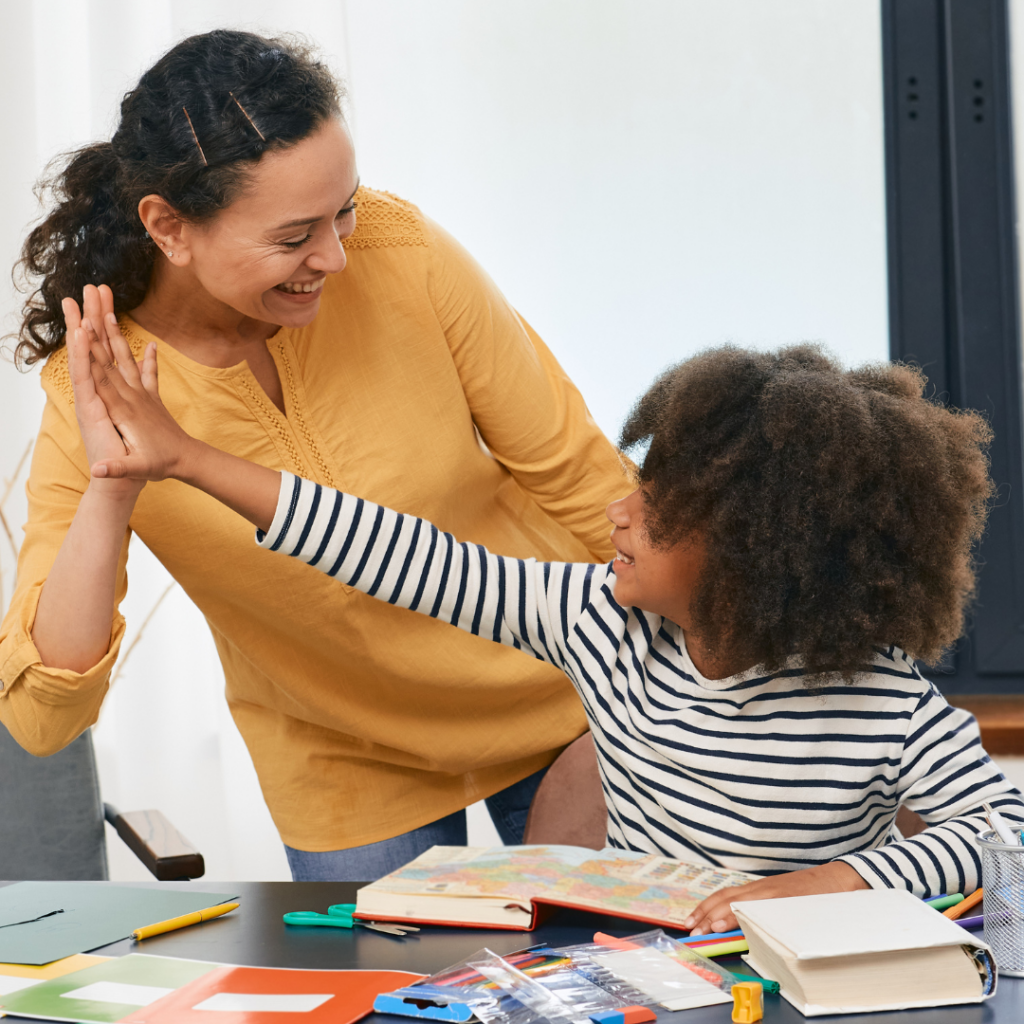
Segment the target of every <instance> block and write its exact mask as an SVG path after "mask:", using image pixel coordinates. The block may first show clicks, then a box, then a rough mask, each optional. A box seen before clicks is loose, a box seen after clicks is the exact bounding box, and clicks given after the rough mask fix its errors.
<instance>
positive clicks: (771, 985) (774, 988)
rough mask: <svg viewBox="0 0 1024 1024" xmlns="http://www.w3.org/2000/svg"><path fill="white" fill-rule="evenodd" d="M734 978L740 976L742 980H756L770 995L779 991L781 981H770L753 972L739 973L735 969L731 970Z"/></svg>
mask: <svg viewBox="0 0 1024 1024" xmlns="http://www.w3.org/2000/svg"><path fill="white" fill-rule="evenodd" d="M729 973H730V974H731V975H732V976H733V977H734V978H739V980H740V981H756V982H758V983H759V984H760V986H761V987H762V988H763V989H764V990H765V992H766V993H768V994H769V995H774V994H775V993H776V992H778V991H779V983H778V982H777V981H769V980H768V979H767V978H755V977H754V975H752V974H737V973H736V972H735V971H730V972H729Z"/></svg>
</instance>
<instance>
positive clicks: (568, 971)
mask: <svg viewBox="0 0 1024 1024" xmlns="http://www.w3.org/2000/svg"><path fill="white" fill-rule="evenodd" d="M537 952H538V953H539V954H547V956H548V959H547V962H545V963H542V964H533V965H524V966H523V967H522V969H520V968H519V967H516V966H514V965H513V964H512V963H510V962H509V961H508V960H507V959H504V958H502V957H499V956H496V955H494V954H491V956H489V957H487V958H486V959H483V960H480V961H476V962H474V963H472V964H471V965H470V966H472V967H475V968H476V969H477V970H478V971H480V972H481V973H482V974H484V975H486V976H487V977H488V978H490V979H491V980H492V981H493V982H494V983H495V984H496V985H497V986H498V987H499V988H500V989H501V990H502V991H503V992H505V993H506V994H507V995H509V996H511V997H512V998H513V999H514V1000H516V1001H517V1002H518V1003H521V1004H522V1005H523V1006H526V1007H529V1009H531V1010H533V1011H534V1013H536V1014H537V1016H538V1017H540V1018H543V1019H545V1020H547V1021H550V1022H551V1024H589V1018H590V1015H591V1014H592V1013H600V1012H601V1011H604V1010H615V1009H618V1008H620V1007H622V1006H628V1005H630V1004H629V1002H628V1001H624V1000H623V999H622V998H621V997H620V996H618V995H617V994H616V993H614V992H612V991H608V990H606V989H604V988H602V987H601V986H600V985H597V984H595V983H594V982H593V981H591V980H589V979H588V978H587V977H586V976H585V975H584V974H583V973H581V972H580V971H577V970H576V969H575V967H574V966H573V960H572V958H571V957H570V956H568V955H566V954H565V951H564V950H560V949H550V948H548V949H546V950H538V951H537Z"/></svg>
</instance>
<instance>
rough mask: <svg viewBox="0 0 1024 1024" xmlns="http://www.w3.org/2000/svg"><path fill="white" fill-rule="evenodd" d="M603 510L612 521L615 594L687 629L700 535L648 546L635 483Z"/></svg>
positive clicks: (700, 557)
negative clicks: (634, 487) (660, 545)
mask: <svg viewBox="0 0 1024 1024" xmlns="http://www.w3.org/2000/svg"><path fill="white" fill-rule="evenodd" d="M606 515H607V516H608V518H609V519H610V520H611V522H612V523H613V524H614V526H615V529H613V530H612V543H613V544H614V545H615V550H616V556H615V561H614V562H613V563H612V568H613V569H614V572H615V600H616V601H618V603H619V604H620V605H622V606H623V607H624V608H642V609H643V610H644V611H647V612H653V613H654V614H655V615H662V616H664V617H665V618H666V619H670V620H671V621H672V622H674V623H676V625H678V626H680V627H682V629H683V631H684V632H685V631H686V630H689V629H690V628H691V620H690V601H691V599H692V597H693V595H694V593H695V592H696V589H697V582H698V580H699V579H700V574H701V571H702V570H703V568H704V562H705V558H706V552H705V548H704V543H703V540H702V539H701V538H700V537H699V536H697V537H693V538H691V539H689V540H687V541H684V542H682V543H680V544H676V545H674V546H672V547H670V548H656V547H654V546H652V545H651V543H650V540H649V539H648V536H647V531H646V530H645V529H644V506H643V494H642V493H641V491H640V490H639V489H637V490H635V491H633V493H632V494H627V495H626V497H625V498H620V499H619V500H618V501H613V502H612V503H611V504H610V505H609V506H608V508H607V510H606Z"/></svg>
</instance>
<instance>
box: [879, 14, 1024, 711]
mask: <svg viewBox="0 0 1024 1024" xmlns="http://www.w3.org/2000/svg"><path fill="white" fill-rule="evenodd" d="M882 34H883V54H884V73H885V107H886V108H885V126H886V190H887V212H888V232H889V238H888V254H889V304H890V339H891V340H890V348H891V353H892V357H893V358H894V359H903V360H907V361H910V362H914V363H917V364H918V365H920V366H921V367H923V369H924V370H925V372H926V373H927V374H928V377H929V379H930V380H931V381H932V383H933V385H934V387H935V391H936V393H937V394H939V395H941V396H943V397H946V398H948V400H949V401H950V402H951V403H952V404H954V405H958V406H964V407H967V408H973V409H979V410H981V411H983V412H984V413H985V414H986V415H987V416H988V418H989V422H990V423H991V425H992V428H993V430H994V432H995V442H994V444H993V447H992V452H991V455H992V474H993V477H994V479H995V481H996V483H997V485H998V487H999V498H998V500H997V501H996V503H995V507H994V508H993V510H992V514H991V517H990V521H989V527H988V531H987V533H986V536H985V539H984V541H983V543H982V546H981V550H980V552H979V555H980V573H979V592H978V601H977V603H976V605H975V607H974V609H973V611H972V616H971V629H970V631H969V634H968V636H967V637H966V638H965V639H964V640H963V641H962V642H961V643H960V644H959V645H958V647H957V650H956V652H955V653H954V655H953V657H952V658H951V659H950V663H949V665H948V666H947V668H948V671H946V672H944V673H942V674H937V675H936V678H937V680H938V681H939V683H940V685H941V686H942V688H943V689H944V690H945V691H946V692H948V693H985V692H988V693H1007V692H1021V693H1024V445H1022V435H1024V428H1022V423H1024V417H1022V409H1021V351H1020V330H1019V312H1018V310H1019V304H1018V284H1017V282H1018V278H1017V246H1016V228H1015V223H1016V214H1015V208H1014V188H1013V145H1012V132H1011V116H1010V115H1011V105H1010V81H1009V73H1010V68H1009V49H1008V46H1009V25H1008V12H1007V5H1006V0H883V2H882Z"/></svg>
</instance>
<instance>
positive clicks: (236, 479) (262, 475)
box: [68, 313, 281, 530]
mask: <svg viewBox="0 0 1024 1024" xmlns="http://www.w3.org/2000/svg"><path fill="white" fill-rule="evenodd" d="M106 329H107V337H108V339H109V341H110V345H111V348H112V349H113V355H114V359H115V360H116V363H115V362H113V361H112V360H111V359H110V356H109V354H108V353H107V352H105V351H104V349H103V348H102V347H100V346H98V345H96V344H94V345H93V346H92V347H91V350H90V346H89V343H88V341H86V340H85V339H84V338H74V339H72V338H69V340H68V359H69V361H70V364H71V367H72V378H73V379H74V371H75V368H76V367H77V368H78V369H79V372H84V371H85V366H86V364H88V365H89V367H90V369H91V371H92V378H93V381H94V382H95V386H96V392H97V394H98V395H99V396H100V398H102V400H103V404H104V405H105V406H106V407H107V414H108V415H109V416H110V419H111V421H112V422H113V424H114V426H115V427H117V430H118V432H119V433H120V435H121V437H122V439H123V440H124V445H125V448H126V449H127V453H126V454H125V456H124V457H123V458H118V459H104V460H102V461H99V462H97V463H95V464H94V465H93V466H92V475H93V476H95V477H129V478H131V479H133V480H165V479H167V478H169V477H170V478H173V479H176V480H181V481H183V482H184V483H187V484H191V485H192V486H193V487H198V488H199V489H200V490H201V491H205V492H206V493H207V494H209V495H211V497H214V498H216V499H217V500H218V501H220V502H223V503H224V504H225V505H227V506H228V507H229V508H231V509H233V510H234V511H235V512H237V513H238V514H239V515H241V516H244V517H245V518H246V519H248V520H249V522H251V523H253V524H254V525H255V526H257V527H258V528H259V529H261V530H266V529H267V528H269V526H270V523H271V520H272V519H273V518H274V509H275V508H276V507H277V496H278V492H279V490H280V487H281V475H280V474H279V473H276V472H274V470H272V469H267V468H266V467H265V466H258V465H256V463H254V462H247V461H246V460H245V459H240V458H238V457H237V456H235V455H229V454H228V453H227V452H223V451H220V449H218V448H213V447H211V446H210V445H208V444H204V443H203V442H202V441H198V440H196V438H194V437H191V436H189V435H188V434H186V433H185V431H184V430H182V429H181V427H180V426H178V423H177V421H176V420H175V419H174V417H173V416H172V415H171V414H170V413H169V412H168V411H167V409H166V408H165V406H164V404H163V402H162V401H161V400H160V388H159V382H158V376H157V359H156V345H155V344H152V343H151V344H149V345H148V346H147V347H146V351H145V354H144V356H143V359H142V363H141V365H139V364H136V362H135V357H134V356H133V355H132V350H131V348H130V347H129V345H128V342H127V341H125V338H124V335H122V334H121V331H120V329H119V328H118V325H117V318H116V317H115V316H114V314H113V313H110V314H108V315H107V317H106Z"/></svg>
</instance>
